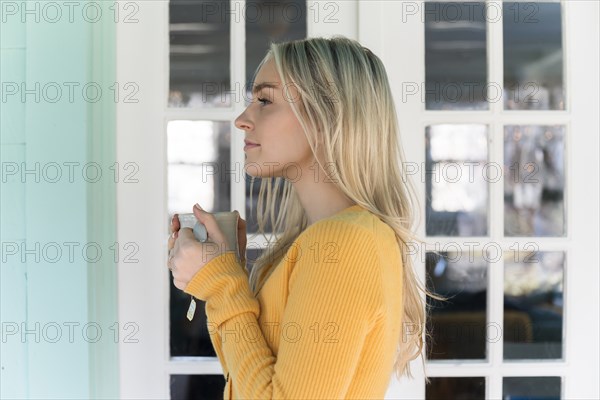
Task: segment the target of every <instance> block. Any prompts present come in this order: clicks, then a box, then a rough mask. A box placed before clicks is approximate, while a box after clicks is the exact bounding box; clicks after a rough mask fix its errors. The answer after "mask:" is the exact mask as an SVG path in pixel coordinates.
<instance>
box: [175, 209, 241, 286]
mask: <svg viewBox="0 0 600 400" xmlns="http://www.w3.org/2000/svg"><path fill="white" fill-rule="evenodd" d="M193 212H194V215H195V216H196V219H197V220H198V221H199V222H200V223H201V224H203V225H204V226H205V227H206V231H207V233H208V241H207V242H204V243H203V242H199V241H198V240H197V239H196V238H195V237H194V233H193V232H192V230H191V229H190V228H183V229H181V228H180V223H179V217H178V216H177V214H175V215H173V219H172V220H171V232H172V234H171V236H170V237H169V244H168V247H169V261H168V262H167V266H168V267H169V269H170V270H171V273H172V274H173V284H174V285H175V287H176V288H177V289H179V290H184V289H185V288H186V286H187V285H188V284H189V282H190V281H191V280H192V278H193V277H194V275H196V273H197V272H198V271H200V269H202V267H204V266H205V265H206V264H208V262H209V261H211V260H212V259H213V258H216V257H218V256H219V255H221V254H223V253H225V252H227V251H231V250H232V249H231V247H230V246H229V244H228V243H227V239H226V238H225V235H224V234H223V232H221V229H220V228H219V226H218V225H217V221H216V219H215V217H214V216H213V215H212V214H210V213H208V212H206V211H204V210H202V209H201V208H200V206H198V205H197V204H196V205H195V206H194V208H193ZM239 229H240V224H239V223H238V231H239ZM245 238H246V235H245V224H244V246H245Z"/></svg>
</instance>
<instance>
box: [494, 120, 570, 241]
mask: <svg viewBox="0 0 600 400" xmlns="http://www.w3.org/2000/svg"><path fill="white" fill-rule="evenodd" d="M564 136H565V135H564V126H560V125H554V126H541V125H531V126H517V125H509V126H505V127H504V171H505V173H504V234H505V235H506V236H564V235H566V222H565V204H564V200H563V198H564V190H565V160H564V157H565V142H564Z"/></svg>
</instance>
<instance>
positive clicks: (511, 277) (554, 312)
mask: <svg viewBox="0 0 600 400" xmlns="http://www.w3.org/2000/svg"><path fill="white" fill-rule="evenodd" d="M564 267H565V253H564V252H562V251H542V252H537V251H532V252H527V251H506V252H505V253H504V332H503V333H504V335H503V337H504V359H506V360H515V359H544V358H562V354H563V353H562V341H563V339H562V331H563V279H564V278H563V275H564Z"/></svg>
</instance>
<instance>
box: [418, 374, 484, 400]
mask: <svg viewBox="0 0 600 400" xmlns="http://www.w3.org/2000/svg"><path fill="white" fill-rule="evenodd" d="M425 399H427V400H448V399H454V400H478V399H485V378H431V381H430V382H429V384H428V385H427V386H425Z"/></svg>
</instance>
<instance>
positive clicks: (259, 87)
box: [252, 82, 279, 94]
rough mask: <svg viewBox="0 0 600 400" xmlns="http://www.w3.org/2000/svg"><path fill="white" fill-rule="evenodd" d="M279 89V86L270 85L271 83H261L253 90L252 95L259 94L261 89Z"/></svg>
mask: <svg viewBox="0 0 600 400" xmlns="http://www.w3.org/2000/svg"><path fill="white" fill-rule="evenodd" d="M278 87H279V85H278V84H276V83H275V84H273V83H269V82H261V83H259V84H257V85H256V86H254V87H253V88H252V94H256V93H258V92H259V91H260V90H261V89H264V88H272V89H277V88H278Z"/></svg>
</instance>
